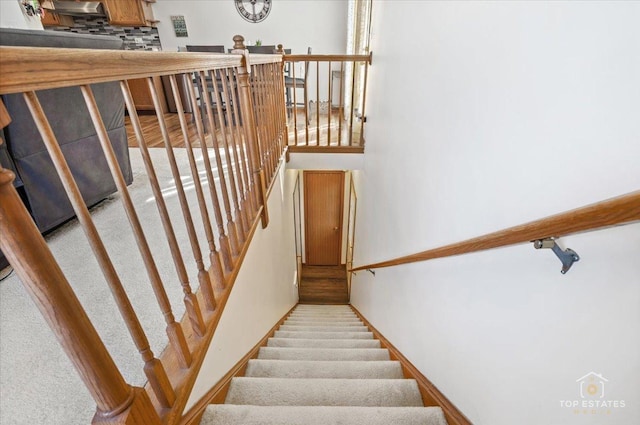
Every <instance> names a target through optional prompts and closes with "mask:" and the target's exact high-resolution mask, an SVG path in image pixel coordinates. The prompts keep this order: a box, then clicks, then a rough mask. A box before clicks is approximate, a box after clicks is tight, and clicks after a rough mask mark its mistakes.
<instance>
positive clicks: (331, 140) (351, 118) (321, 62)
mask: <svg viewBox="0 0 640 425" xmlns="http://www.w3.org/2000/svg"><path fill="white" fill-rule="evenodd" d="M278 48H279V49H280V52H281V53H282V54H283V55H284V61H285V62H284V69H285V73H286V75H285V84H284V87H285V99H286V111H287V120H288V124H289V140H288V145H289V150H290V151H291V152H334V153H362V152H363V151H364V125H365V122H366V114H365V112H366V111H365V107H366V93H367V79H368V72H369V66H370V65H371V61H372V54H368V55H317V54H311V53H310V52H309V54H306V55H305V54H301V55H292V54H285V50H284V49H283V48H282V45H279V46H278Z"/></svg>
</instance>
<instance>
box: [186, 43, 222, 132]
mask: <svg viewBox="0 0 640 425" xmlns="http://www.w3.org/2000/svg"><path fill="white" fill-rule="evenodd" d="M186 49H187V52H199V53H224V46H223V45H187V46H186ZM205 80H206V82H202V81H201V79H200V78H199V76H198V75H195V74H194V76H193V82H194V83H195V85H196V88H197V90H198V95H199V97H198V99H196V100H197V101H198V106H199V107H200V117H201V119H202V120H203V122H204V125H205V128H206V126H207V125H208V120H206V119H204V117H205V116H206V113H207V111H206V105H205V104H204V102H201V101H200V99H201V97H202V95H201V94H200V93H202V92H203V90H204V89H205V84H206V88H207V90H208V91H209V97H210V98H211V100H212V102H213V103H214V105H215V102H216V97H215V91H214V88H213V81H212V79H211V77H209V76H207V77H206V79H205ZM217 84H218V89H219V90H218V91H219V92H221V90H222V88H221V82H220V81H217ZM220 102H221V103H222V104H223V105H224V101H223V99H220ZM223 107H224V106H223ZM214 111H215V108H214Z"/></svg>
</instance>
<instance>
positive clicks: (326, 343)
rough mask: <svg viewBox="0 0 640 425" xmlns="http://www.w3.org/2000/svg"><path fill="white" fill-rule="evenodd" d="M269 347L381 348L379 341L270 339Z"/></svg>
mask: <svg viewBox="0 0 640 425" xmlns="http://www.w3.org/2000/svg"><path fill="white" fill-rule="evenodd" d="M267 346H268V347H297V348H380V341H378V340H377V339H303V338H269V340H268V341H267Z"/></svg>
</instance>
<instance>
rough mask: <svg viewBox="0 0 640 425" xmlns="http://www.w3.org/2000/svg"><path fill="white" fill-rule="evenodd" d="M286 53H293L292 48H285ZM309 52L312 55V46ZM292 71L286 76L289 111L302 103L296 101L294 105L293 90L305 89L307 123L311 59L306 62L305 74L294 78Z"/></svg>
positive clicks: (285, 83) (308, 49)
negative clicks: (308, 77) (291, 74)
mask: <svg viewBox="0 0 640 425" xmlns="http://www.w3.org/2000/svg"><path fill="white" fill-rule="evenodd" d="M285 54H287V55H288V54H291V49H285ZM307 54H308V55H310V54H311V47H309V48H307ZM287 74H290V71H287V73H286V74H285V77H284V86H285V88H286V103H287V111H289V110H290V109H293V108H294V106H295V107H297V106H299V105H300V103H296V105H293V101H292V96H291V90H294V89H295V90H297V89H303V90H304V106H303V107H304V110H305V111H306V116H307V124H309V120H310V118H309V113H308V109H307V108H308V106H309V99H308V93H307V75H308V74H309V61H306V62H305V64H304V75H303V76H302V77H296V78H293V77H292V76H290V75H287Z"/></svg>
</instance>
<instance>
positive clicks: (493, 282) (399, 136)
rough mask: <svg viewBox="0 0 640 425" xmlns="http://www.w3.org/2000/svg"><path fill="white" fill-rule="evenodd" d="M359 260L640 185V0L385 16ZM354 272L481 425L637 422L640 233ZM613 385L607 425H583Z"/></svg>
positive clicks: (595, 419)
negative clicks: (572, 405)
mask: <svg viewBox="0 0 640 425" xmlns="http://www.w3.org/2000/svg"><path fill="white" fill-rule="evenodd" d="M373 7H374V9H373V14H374V25H373V41H372V48H373V51H374V52H375V54H374V64H373V66H372V67H371V71H370V82H369V88H370V92H369V93H368V97H367V100H368V109H367V115H368V118H369V119H368V122H367V127H366V139H367V152H366V154H365V164H364V171H363V172H362V173H354V181H355V182H356V183H357V191H358V195H359V198H358V200H359V205H358V221H357V229H356V239H357V240H356V249H355V251H356V261H355V264H356V265H362V264H364V263H369V262H374V261H378V260H386V259H390V258H393V257H396V256H400V255H404V254H409V253H413V252H416V251H421V250H425V249H428V248H433V247H437V246H441V245H443V244H447V243H450V242H455V241H459V240H464V239H467V238H470V237H473V236H477V235H480V234H483V233H487V232H491V231H495V230H498V229H501V228H505V227H509V226H512V225H516V224H520V223H524V222H527V221H531V220H534V219H537V218H541V217H544V216H547V215H551V214H554V213H557V212H561V211H565V210H569V209H572V208H575V207H579V206H582V205H586V204H590V203H593V202H597V201H599V200H603V199H607V198H610V197H614V196H617V195H620V194H623V193H627V192H631V191H634V190H637V189H638V188H640V167H638V163H639V161H640V119H639V118H638V117H640V26H639V25H638V22H639V21H640V3H638V2H416V1H375V2H374V6H373ZM560 243H561V244H562V245H563V246H564V247H566V246H568V247H571V248H573V249H575V250H576V251H577V252H578V253H579V254H580V256H581V260H580V262H579V263H577V264H575V265H574V267H573V269H572V270H571V271H570V272H569V273H568V274H567V275H564V276H563V275H561V274H560V262H559V261H558V260H557V259H556V257H555V256H554V255H553V253H551V252H550V251H547V250H545V251H536V250H534V249H533V247H532V246H530V245H523V246H518V247H513V248H504V249H498V250H494V251H490V252H485V253H478V254H471V255H466V256H463V257H457V258H449V259H440V260H434V261H430V262H426V263H417V264H413V265H406V266H399V267H394V268H388V269H380V270H378V271H377V274H376V276H375V277H373V276H372V275H371V274H369V273H358V274H357V276H355V277H354V280H353V282H354V283H353V288H352V303H353V304H354V305H355V306H356V307H357V308H358V309H359V310H360V311H361V312H362V313H363V314H364V315H365V316H366V317H367V318H368V319H369V320H370V321H371V322H372V324H373V325H374V326H375V327H376V328H378V329H379V330H380V331H381V332H382V333H383V334H384V335H385V336H386V337H387V338H388V339H389V340H390V341H391V342H392V343H393V344H394V345H395V346H397V347H398V348H399V349H400V350H401V351H402V352H403V353H404V354H405V355H406V356H407V357H408V358H409V359H410V360H411V361H412V362H413V363H414V364H415V365H416V366H417V367H418V368H419V369H420V370H421V371H422V372H423V373H424V374H425V375H426V376H427V377H428V378H429V379H431V380H432V382H433V383H434V384H435V385H436V386H437V387H438V388H439V389H440V390H441V391H442V392H443V393H444V394H445V395H446V396H447V397H449V398H450V399H451V400H452V401H453V403H454V404H456V405H457V406H458V407H459V408H460V409H461V410H462V411H463V412H464V413H465V414H466V415H467V416H468V417H469V418H470V419H471V421H472V422H473V423H475V424H478V425H507V424H509V425H511V424H516V423H517V424H531V425H534V424H535V425H539V424H563V425H571V424H581V425H584V424H596V423H597V424H605V423H606V424H620V425H622V424H630V423H640V403H638V400H640V388H639V387H638V385H637V382H638V379H639V378H640V309H639V306H640V263H639V262H638V258H640V224H634V225H631V226H625V227H619V228H615V229H609V230H604V231H598V232H592V233H585V234H581V235H578V236H571V237H566V238H562V239H561V240H560ZM591 371H594V372H597V373H601V374H602V375H603V376H605V377H606V378H607V379H608V380H609V382H608V383H607V389H606V399H608V400H625V402H626V403H625V404H626V407H624V408H617V409H616V408H614V409H611V413H610V414H609V415H607V414H606V411H605V412H604V413H605V414H604V415H603V414H601V413H602V412H601V411H597V412H596V414H591V413H590V412H589V414H587V415H584V414H582V413H580V414H574V412H573V409H567V408H562V407H561V406H560V401H561V400H580V394H579V390H578V384H577V383H576V380H577V379H578V378H580V377H582V376H583V375H585V374H587V373H588V372H591Z"/></svg>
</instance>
